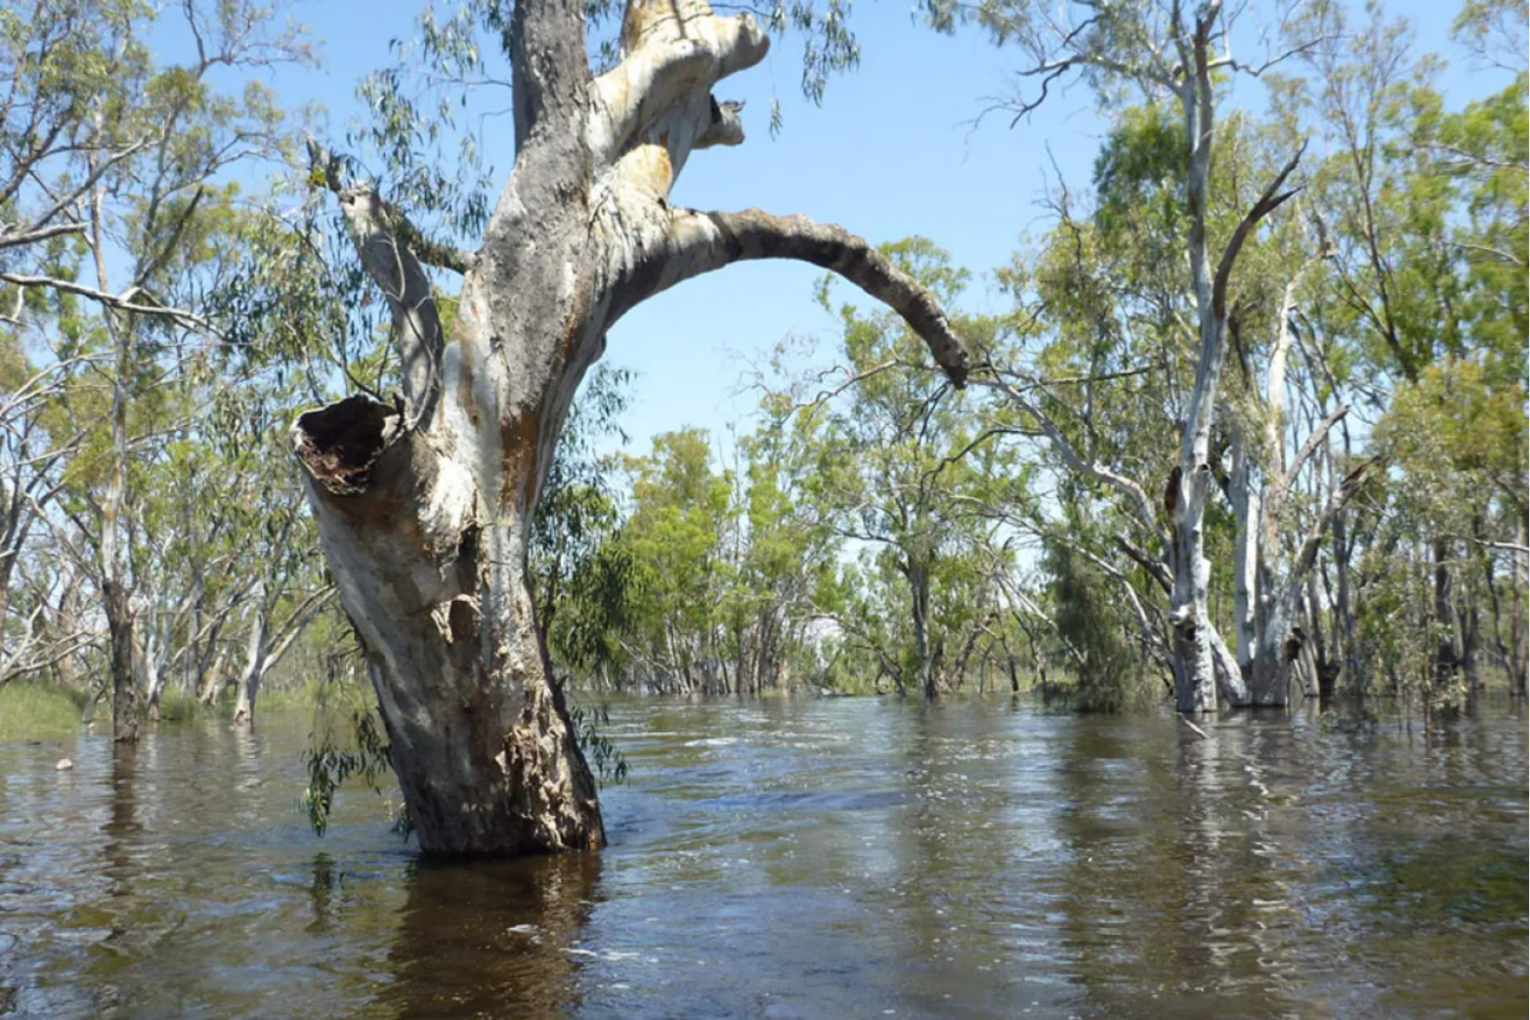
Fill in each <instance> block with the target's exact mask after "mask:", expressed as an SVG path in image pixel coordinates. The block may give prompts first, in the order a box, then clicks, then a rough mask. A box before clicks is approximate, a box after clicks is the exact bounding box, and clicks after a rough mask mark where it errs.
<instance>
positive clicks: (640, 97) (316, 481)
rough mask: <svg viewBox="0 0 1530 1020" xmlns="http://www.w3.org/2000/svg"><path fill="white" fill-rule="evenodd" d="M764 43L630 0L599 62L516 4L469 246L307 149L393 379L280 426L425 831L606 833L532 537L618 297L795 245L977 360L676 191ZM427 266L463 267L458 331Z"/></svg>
mask: <svg viewBox="0 0 1530 1020" xmlns="http://www.w3.org/2000/svg"><path fill="white" fill-rule="evenodd" d="M767 45H768V41H767V39H766V37H765V35H764V33H763V32H761V30H760V29H759V27H758V26H757V25H756V24H755V22H754V19H753V18H752V17H751V16H750V15H749V14H747V13H744V14H739V15H737V16H735V17H730V18H719V17H716V16H715V15H713V13H712V10H711V8H710V7H709V6H708V5H707V4H706V3H705V2H703V0H682V2H680V3H678V4H676V3H670V2H661V0H632V2H630V3H629V4H628V7H627V10H626V14H625V18H624V21H623V28H622V46H623V54H622V60H621V62H620V63H619V64H618V65H617V67H616V68H614V69H613V70H611V71H609V72H607V73H606V74H603V75H601V76H600V77H599V78H595V79H591V77H590V75H589V73H588V70H587V62H586V56H585V41H584V7H583V5H581V4H575V3H572V2H569V0H527V2H522V3H518V4H517V5H516V7H515V11H514V15H513V19H512V25H511V31H510V39H509V40H508V49H509V56H510V58H511V64H512V70H513V73H514V82H513V84H514V90H513V91H514V102H515V133H516V146H517V158H516V164H515V170H514V172H513V173H512V174H511V177H510V179H509V181H508V182H507V183H506V185H505V187H504V190H503V192H502V194H501V196H500V200H499V202H498V205H497V206H496V208H495V210H494V213H493V215H492V216H491V217H490V220H489V223H488V225H487V227H486V229H485V232H484V236H483V240H482V245H481V247H480V248H479V250H478V251H476V252H470V253H459V252H455V250H453V249H443V248H442V247H441V246H439V245H432V244H430V243H429V242H428V241H426V240H425V239H423V238H421V237H420V236H419V233H418V231H415V230H414V229H413V228H412V227H410V226H409V225H408V222H407V220H406V219H405V218H404V216H403V215H402V213H401V212H399V211H398V210H397V209H394V208H393V207H391V206H389V205H388V204H387V203H386V202H384V201H383V200H382V199H380V198H379V197H378V196H376V195H375V194H373V193H372V192H371V191H370V189H367V188H364V187H360V186H355V185H352V186H346V185H345V184H344V182H341V181H338V180H336V179H334V177H335V174H334V171H333V168H334V167H335V166H337V165H338V164H337V162H336V161H334V160H332V159H328V158H326V157H325V154H323V153H322V152H320V151H318V150H317V149H316V148H315V151H314V158H315V162H316V163H319V164H320V165H321V166H323V167H324V169H325V175H326V177H328V178H329V180H328V183H329V185H330V186H331V187H332V188H333V189H334V190H335V191H336V192H337V194H338V195H339V196H340V201H341V207H342V210H343V211H344V213H345V216H346V219H347V223H348V224H349V225H350V227H351V233H352V238H353V240H354V241H355V242H356V246H357V251H358V254H359V256H360V258H361V260H362V263H363V265H364V266H365V267H366V268H367V271H368V272H369V274H370V275H371V276H372V278H373V280H374V282H375V283H377V285H378V286H379V287H380V288H381V290H382V291H383V293H384V295H385V296H386V297H387V298H388V301H389V304H390V307H391V308H392V310H393V321H394V340H395V345H396V347H397V351H398V356H399V357H400V359H401V361H402V364H403V366H404V368H405V372H404V393H403V394H402V395H401V397H400V398H399V399H398V401H397V402H396V403H395V404H393V405H391V406H390V405H388V404H383V403H379V402H377V401H374V400H371V399H369V398H366V397H360V396H355V397H349V398H347V399H346V400H343V401H340V402H339V403H337V404H334V405H332V406H330V407H326V408H321V409H318V410H313V411H309V412H307V413H305V414H303V415H301V416H300V417H299V418H298V421H297V424H296V426H295V428H294V430H293V443H294V449H295V452H296V454H297V456H298V459H299V461H300V462H301V464H302V465H303V468H304V473H305V484H306V487H307V491H308V496H309V501H310V504H311V505H312V507H313V511H314V515H315V517H316V519H317V521H318V526H319V534H320V539H321V542H322V545H323V548H324V553H325V556H326V558H327V560H328V562H329V565H330V568H331V571H332V573H333V574H334V577H335V580H336V586H337V589H338V592H339V597H340V602H341V605H342V606H343V607H344V608H345V611H346V613H347V614H348V615H349V617H350V619H351V622H352V624H353V625H354V626H355V629H356V633H357V636H358V638H359V640H360V643H361V646H362V649H363V651H364V654H365V658H366V662H367V668H368V673H369V675H370V677H371V679H372V682H373V685H374V686H375V687H376V689H377V693H378V698H379V702H380V705H381V708H382V715H383V719H384V722H385V724H386V727H387V730H388V733H389V736H390V739H391V744H392V753H393V766H394V771H395V772H396V773H397V774H398V778H399V783H400V786H401V787H402V789H403V793H404V800H405V804H406V805H407V807H408V810H409V813H410V817H411V820H412V821H413V823H414V828H415V831H416V832H417V833H418V835H419V839H420V845H421V847H422V848H423V849H424V850H426V851H427V852H432V853H440V854H453V855H513V854H523V853H536V852H549V851H559V850H573V849H594V848H597V847H599V846H600V845H602V844H603V843H604V841H605V833H604V829H603V826H602V822H601V817H600V810H599V806H598V802H597V799H596V793H595V784H594V781H593V779H592V777H591V774H590V770H589V767H588V766H587V764H586V762H585V760H584V756H583V755H582V754H581V752H580V750H579V747H578V743H577V740H576V739H575V734H574V732H573V728H572V726H571V724H570V722H569V718H568V713H567V711H566V710H565V708H564V704H563V699H562V695H561V693H560V691H559V689H558V687H557V685H556V683H555V682H554V678H553V671H552V667H551V663H550V660H549V658H548V654H547V648H546V645H545V642H544V640H543V638H542V634H541V630H540V628H538V627H537V625H536V620H535V608H534V606H535V603H534V599H533V594H532V592H531V590H530V587H529V577H528V570H527V562H526V552H527V539H528V536H529V532H530V527H531V521H532V515H533V513H534V512H535V508H536V503H537V499H538V496H539V495H540V492H541V488H542V485H543V482H544V480H545V477H546V474H547V471H548V468H549V466H550V464H551V461H552V454H553V450H554V447H555V445H556V442H557V438H558V434H559V432H560V431H561V429H562V427H563V421H564V417H565V415H566V414H567V411H568V407H569V404H570V402H571V401H572V399H573V396H574V393H575V391H576V390H577V388H578V386H579V383H580V380H581V379H582V378H583V376H584V373H585V372H586V371H587V370H588V369H589V367H590V366H591V365H592V364H593V363H594V362H595V361H596V360H597V359H598V358H599V357H600V355H601V353H602V352H603V351H604V348H605V341H606V332H607V330H608V329H609V328H610V327H611V325H612V324H614V323H615V322H616V320H617V319H618V318H619V317H620V316H621V315H622V314H623V313H624V312H625V311H627V310H629V309H631V308H632V307H634V306H635V305H636V304H638V303H639V302H641V301H643V300H645V299H646V298H648V297H650V296H652V295H653V294H655V293H658V292H659V291H661V290H663V289H665V288H666V287H670V286H673V285H674V284H676V283H679V282H681V281H683V280H686V279H689V278H690V277H693V276H696V275H698V274H700V273H704V272H709V271H712V270H714V269H719V268H722V267H723V266H726V265H730V264H732V263H733V262H737V261H742V260H746V259H757V258H792V259H799V260H804V261H808V262H812V263H814V264H817V265H821V266H825V267H826V268H829V269H831V270H834V271H835V272H838V273H840V274H841V275H843V276H845V277H846V278H847V279H849V280H851V281H852V282H854V283H855V284H857V285H858V286H860V287H861V288H862V289H864V290H866V291H867V292H868V293H870V294H871V295H872V296H874V297H877V298H878V299H880V300H883V301H886V302H887V303H889V304H890V305H892V306H893V307H894V308H895V309H897V310H898V311H899V312H901V313H902V314H903V315H904V316H905V317H906V318H907V319H908V320H909V322H910V324H911V325H912V326H913V327H914V329H915V330H917V331H918V332H919V333H920V335H921V336H922V337H924V339H925V340H926V342H927V343H928V344H929V345H930V348H931V351H932V354H933V356H934V358H935V360H936V362H937V363H938V364H940V365H941V366H942V367H943V368H944V369H945V370H946V372H947V373H948V374H949V375H950V376H951V378H952V379H953V380H954V381H955V382H957V383H958V384H960V383H961V382H962V381H963V380H964V379H965V375H966V370H967V354H966V350H965V348H964V347H963V345H962V343H961V341H960V339H959V338H957V337H956V336H955V335H954V334H953V333H952V331H951V329H950V326H949V324H948V322H947V320H946V318H945V315H944V314H943V312H942V311H941V309H940V308H939V306H938V304H936V303H935V301H934V300H933V298H931V297H930V295H929V294H928V292H926V291H924V290H923V288H921V287H919V286H918V285H917V284H916V283H915V282H914V281H912V280H911V279H909V278H908V277H906V276H904V275H903V274H902V273H900V272H898V271H897V270H896V269H895V268H894V267H893V266H892V265H891V264H890V263H889V262H888V261H887V260H886V259H884V258H882V256H881V255H880V254H878V253H877V252H876V251H875V249H873V248H871V247H870V246H869V245H867V244H866V242H864V241H862V240H861V239H860V238H857V237H854V236H853V235H851V234H849V233H847V232H845V231H844V230H841V229H840V228H838V227H832V226H827V225H823V224H816V223H813V222H812V221H809V220H806V219H804V218H802V217H777V216H770V215H768V214H765V213H761V212H758V211H755V210H750V211H747V212H743V213H695V212H690V211H688V210H678V209H675V208H673V207H672V206H671V205H670V204H669V190H670V187H671V186H672V185H673V183H674V179H675V177H676V175H678V173H679V172H680V170H681V169H682V168H683V166H684V165H685V162H686V160H687V159H688V157H689V156H690V154H691V152H692V151H694V150H696V149H701V148H706V147H708V146H712V145H735V144H738V143H739V142H741V141H742V140H743V129H742V125H741V122H740V121H739V119H738V115H737V108H736V107H735V106H734V105H732V104H722V103H719V102H718V101H717V100H716V98H715V97H714V96H713V94H712V88H713V86H714V85H715V84H716V83H717V82H718V81H719V80H720V79H722V78H723V77H725V76H727V75H729V74H732V73H735V72H737V71H740V70H743V69H745V68H748V67H751V66H753V65H754V64H756V63H758V62H759V61H760V60H761V59H763V57H764V56H765V52H766V49H767ZM422 263H429V264H436V265H441V266H445V267H447V268H451V269H453V270H455V271H459V272H462V273H463V286H462V291H461V295H460V298H459V302H458V314H457V316H456V318H455V320H454V325H453V329H452V334H451V335H450V336H446V337H443V336H441V334H440V322H439V316H438V315H437V314H436V312H435V306H434V300H433V297H432V296H431V293H430V290H429V278H428V276H427V274H426V273H425V272H424V270H423V269H422V268H421V264H422Z"/></svg>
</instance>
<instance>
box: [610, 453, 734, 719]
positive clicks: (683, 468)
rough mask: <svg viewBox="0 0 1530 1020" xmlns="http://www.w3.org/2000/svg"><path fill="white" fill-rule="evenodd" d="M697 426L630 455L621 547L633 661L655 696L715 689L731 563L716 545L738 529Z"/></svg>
mask: <svg viewBox="0 0 1530 1020" xmlns="http://www.w3.org/2000/svg"><path fill="white" fill-rule="evenodd" d="M712 461H713V451H712V446H711V441H710V437H709V436H708V435H707V433H706V432H705V431H703V430H701V429H696V428H689V429H681V430H679V431H677V432H668V433H665V434H663V435H660V436H655V437H654V440H653V452H652V454H650V455H649V456H646V457H635V458H628V460H627V464H626V470H627V473H628V476H629V478H630V479H631V505H632V510H631V513H630V514H629V515H628V517H627V520H626V522H625V523H624V524H623V525H622V529H621V536H620V538H619V540H618V541H619V543H620V545H621V547H622V548H623V550H624V551H625V552H626V553H627V554H628V555H629V556H630V558H631V562H632V564H633V568H634V572H635V574H636V575H637V577H638V578H639V579H640V581H639V583H640V584H641V586H642V588H643V598H642V599H641V600H640V601H639V603H638V611H637V634H636V635H634V637H635V638H636V640H637V642H638V646H639V648H638V652H639V656H638V660H637V662H636V663H635V665H636V666H637V667H638V668H639V669H640V670H641V671H643V672H645V673H647V674H648V678H647V679H648V682H649V684H650V685H651V686H652V687H654V688H655V689H657V690H667V691H673V692H678V693H686V694H690V693H694V692H705V693H713V694H718V693H723V688H722V682H723V675H722V671H721V668H720V667H721V665H722V652H721V648H720V647H719V644H720V642H719V638H720V624H721V622H722V621H721V608H722V604H723V600H724V593H725V592H726V591H727V590H728V589H729V588H730V587H731V578H730V575H731V574H732V572H733V567H734V564H733V563H732V562H731V561H730V559H729V558H728V556H727V555H726V550H725V548H724V543H725V541H726V538H727V535H728V534H729V532H730V531H732V530H734V527H735V523H736V512H735V511H736V508H735V506H734V503H733V480H732V478H731V477H730V476H729V475H728V474H727V473H726V472H721V471H716V470H714V469H713V465H712Z"/></svg>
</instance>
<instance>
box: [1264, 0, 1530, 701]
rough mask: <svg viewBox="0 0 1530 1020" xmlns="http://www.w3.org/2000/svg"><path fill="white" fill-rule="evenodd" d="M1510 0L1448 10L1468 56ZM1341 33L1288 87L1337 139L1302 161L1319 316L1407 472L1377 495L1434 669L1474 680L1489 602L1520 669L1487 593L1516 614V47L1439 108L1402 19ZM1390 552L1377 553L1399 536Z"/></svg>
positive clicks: (1519, 508)
mask: <svg viewBox="0 0 1530 1020" xmlns="http://www.w3.org/2000/svg"><path fill="white" fill-rule="evenodd" d="M1505 13H1509V12H1508V9H1507V8H1506V7H1505V6H1504V5H1501V4H1496V3H1468V4H1466V5H1464V7H1463V9H1462V14H1461V17H1460V18H1459V19H1458V21H1457V25H1458V28H1459V29H1460V30H1461V31H1462V32H1463V33H1464V34H1465V36H1466V38H1465V40H1464V41H1465V42H1466V43H1467V44H1468V46H1469V48H1470V49H1472V50H1473V51H1475V52H1476V53H1477V54H1478V56H1479V57H1480V56H1482V55H1485V54H1487V53H1488V52H1489V51H1490V50H1491V47H1488V46H1487V44H1488V43H1489V42H1490V41H1491V40H1492V39H1493V38H1494V37H1496V36H1498V35H1500V34H1501V32H1500V30H1504V29H1513V26H1514V22H1515V21H1516V20H1520V19H1517V14H1515V15H1512V16H1511V17H1510V18H1509V19H1508V20H1507V21H1504V20H1501V19H1500V18H1499V16H1501V15H1504V14H1505ZM1345 29H1346V30H1345V31H1344V32H1343V33H1342V34H1341V35H1339V36H1337V37H1336V38H1334V39H1332V40H1330V41H1327V42H1325V44H1324V45H1323V46H1321V47H1318V48H1315V49H1314V50H1313V52H1312V53H1311V54H1310V55H1309V57H1308V63H1309V67H1310V71H1311V81H1310V83H1309V84H1308V85H1307V86H1306V87H1305V88H1304V89H1301V90H1299V91H1297V92H1296V93H1295V95H1294V96H1293V103H1292V105H1293V107H1294V110H1295V112H1296V114H1297V115H1298V116H1303V117H1306V118H1309V119H1310V121H1311V122H1312V123H1313V124H1314V126H1315V130H1317V131H1318V132H1320V133H1321V135H1322V136H1323V137H1324V138H1325V140H1327V141H1328V143H1329V145H1330V147H1331V149H1332V155H1331V156H1330V157H1329V159H1328V160H1326V161H1325V162H1324V163H1323V165H1322V166H1321V167H1320V168H1319V172H1318V173H1317V175H1316V183H1317V185H1318V189H1319V193H1320V196H1321V202H1322V204H1323V208H1324V209H1325V210H1326V212H1327V214H1328V216H1329V220H1330V223H1331V234H1332V237H1333V241H1334V256H1335V257H1334V267H1335V272H1334V276H1335V279H1334V281H1333V286H1332V288H1331V290H1332V293H1331V297H1330V298H1329V299H1328V300H1327V302H1326V304H1327V306H1328V308H1327V310H1326V313H1325V314H1324V315H1323V317H1322V318H1321V319H1320V320H1319V321H1320V323H1321V325H1322V326H1323V327H1325V328H1327V329H1329V330H1334V331H1338V332H1340V333H1342V334H1344V335H1345V336H1347V337H1348V338H1349V341H1350V344H1351V349H1352V351H1353V355H1352V356H1351V357H1350V358H1349V359H1348V360H1349V361H1351V362H1352V363H1354V364H1356V365H1358V366H1359V367H1360V369H1361V370H1362V371H1363V372H1364V373H1365V374H1367V375H1368V376H1369V377H1370V378H1369V391H1370V396H1369V400H1370V402H1371V403H1372V404H1373V405H1374V409H1375V411H1376V413H1377V416H1378V418H1379V421H1378V426H1377V435H1378V437H1379V438H1380V439H1382V440H1384V441H1385V449H1386V451H1387V452H1389V453H1390V454H1391V455H1392V456H1393V457H1394V458H1395V459H1396V466H1397V468H1398V470H1400V471H1401V472H1402V473H1403V475H1402V477H1400V478H1398V479H1395V480H1394V481H1395V484H1393V485H1390V486H1388V487H1387V489H1386V490H1385V493H1384V495H1385V497H1386V498H1387V499H1388V500H1393V501H1396V502H1395V510H1396V511H1397V512H1400V513H1405V514H1406V515H1407V516H1409V517H1413V518H1415V519H1416V520H1417V526H1418V527H1419V529H1420V530H1421V531H1423V532H1425V533H1426V534H1427V536H1428V542H1427V557H1428V559H1429V560H1430V561H1431V567H1430V571H1431V575H1432V582H1431V584H1432V589H1433V597H1432V602H1431V604H1430V605H1429V606H1427V607H1425V608H1423V609H1421V610H1420V611H1419V617H1418V620H1417V624H1418V626H1419V627H1420V629H1422V630H1424V631H1427V632H1428V633H1430V634H1431V635H1432V636H1433V638H1434V642H1435V646H1434V649H1433V658H1434V661H1435V667H1434V682H1435V685H1436V686H1440V685H1444V684H1446V683H1448V682H1450V681H1452V679H1453V678H1454V677H1456V676H1457V675H1458V674H1459V673H1460V672H1462V671H1465V672H1466V673H1467V674H1469V681H1470V682H1471V684H1472V685H1473V686H1475V684H1476V682H1477V679H1478V672H1479V670H1478V662H1479V650H1480V645H1481V623H1480V618H1481V615H1482V612H1481V610H1482V603H1484V602H1487V603H1490V604H1491V605H1492V607H1493V608H1492V612H1493V625H1494V628H1495V645H1496V648H1495V651H1496V653H1497V655H1498V657H1499V658H1500V660H1501V661H1502V663H1503V665H1504V666H1505V668H1506V670H1507V671H1508V672H1509V674H1510V676H1511V677H1513V678H1515V679H1516V682H1518V679H1519V678H1521V677H1523V675H1524V665H1523V662H1524V648H1523V643H1522V641H1521V640H1520V639H1519V638H1518V637H1513V636H1512V635H1517V633H1518V630H1519V629H1520V626H1521V625H1520V624H1519V623H1518V622H1513V623H1510V624H1509V625H1508V626H1507V627H1505V626H1504V623H1503V621H1502V616H1503V615H1505V614H1504V613H1503V612H1501V609H1502V608H1503V607H1502V606H1501V605H1500V602H1501V601H1502V597H1501V596H1506V597H1507V599H1508V601H1509V602H1510V603H1511V606H1510V609H1509V614H1508V615H1510V616H1511V617H1512V618H1513V619H1514V620H1515V621H1518V620H1522V619H1523V605H1524V598H1525V596H1524V585H1525V573H1526V564H1525V560H1524V553H1523V552H1522V551H1520V550H1521V549H1522V548H1523V546H1524V544H1525V542H1524V534H1525V519H1526V504H1525V499H1524V491H1525V484H1526V473H1527V472H1526V461H1525V455H1524V451H1523V443H1522V442H1521V440H1522V437H1523V433H1524V411H1523V409H1524V403H1525V381H1524V380H1525V372H1526V346H1525V342H1524V338H1525V335H1526V332H1527V330H1530V301H1527V284H1526V280H1525V266H1526V264H1527V262H1530V251H1527V247H1530V245H1527V222H1530V216H1527V213H1526V199H1525V190H1526V183H1527V178H1530V164H1527V162H1526V158H1525V149H1526V145H1527V135H1526V132H1527V126H1526V112H1525V110H1526V106H1525V103H1526V100H1525V94H1526V81H1527V78H1526V72H1525V60H1524V56H1523V54H1522V53H1518V51H1517V49H1511V50H1510V51H1508V52H1509V62H1508V63H1507V64H1505V63H1503V62H1502V61H1500V62H1498V70H1497V71H1495V72H1491V73H1492V74H1494V75H1496V76H1497V77H1498V78H1499V79H1501V80H1504V81H1505V82H1506V84H1505V85H1504V87H1502V88H1501V89H1499V90H1498V91H1496V92H1491V93H1488V94H1486V95H1483V96H1481V97H1479V98H1477V99H1474V100H1473V101H1471V102H1469V103H1467V104H1466V105H1465V107H1464V108H1462V109H1460V110H1455V111H1452V110H1449V109H1447V107H1446V104H1445V100H1444V97H1443V96H1442V94H1441V92H1440V90H1439V89H1438V88H1437V87H1436V85H1435V75H1436V73H1437V71H1438V66H1439V63H1438V60H1437V58H1434V57H1432V56H1428V55H1423V56H1420V55H1419V54H1418V53H1417V52H1416V50H1415V47H1414V43H1413V41H1412V39H1411V35H1410V33H1409V30H1408V27H1407V25H1406V24H1405V23H1403V22H1401V21H1388V20H1386V19H1385V18H1384V17H1383V16H1382V15H1381V13H1380V12H1373V14H1372V17H1371V19H1370V20H1369V21H1368V22H1366V23H1361V24H1357V25H1354V26H1348V25H1346V26H1345ZM1517 31H1518V32H1519V33H1520V34H1521V35H1522V34H1523V26H1522V25H1520V26H1519V28H1518V29H1517ZM1489 80H1491V79H1489ZM1389 549H1390V552H1388V553H1387V554H1386V555H1380V553H1381V551H1380V550H1378V556H1377V557H1373V558H1372V559H1373V561H1380V562H1387V561H1395V558H1396V556H1397V555H1400V554H1402V553H1403V552H1404V551H1405V549H1404V548H1403V547H1399V546H1397V545H1395V544H1392V545H1390V546H1389ZM1505 566H1506V567H1507V568H1508V569H1507V570H1505V569H1503V568H1504V567H1505ZM1409 569H1410V570H1411V567H1410V568H1409ZM1505 582H1507V583H1506V584H1505ZM1364 595H1365V593H1364V592H1361V598H1362V599H1363V598H1364ZM1378 607H1379V604H1378ZM1346 610H1348V607H1346ZM1361 611H1363V607H1361ZM1347 615H1348V614H1347V612H1346V619H1345V620H1344V621H1343V623H1344V625H1345V626H1346V628H1348V627H1350V626H1351V624H1350V623H1349V620H1348V619H1347ZM1505 631H1507V632H1508V633H1509V634H1510V635H1511V638H1510V639H1507V640H1506V639H1504V633H1505ZM1370 632H1371V633H1375V631H1374V629H1371V631H1370ZM1511 645H1512V646H1513V648H1512V650H1511V648H1510V646H1511Z"/></svg>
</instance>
